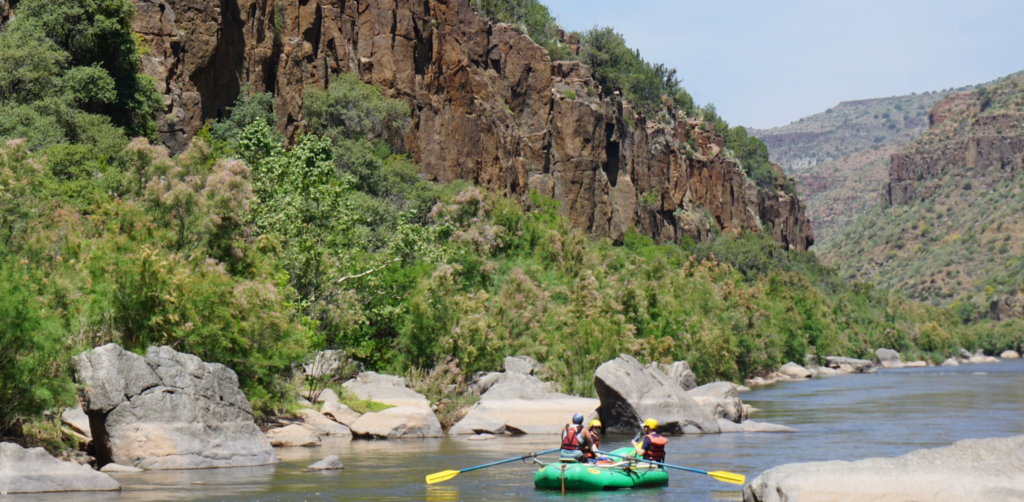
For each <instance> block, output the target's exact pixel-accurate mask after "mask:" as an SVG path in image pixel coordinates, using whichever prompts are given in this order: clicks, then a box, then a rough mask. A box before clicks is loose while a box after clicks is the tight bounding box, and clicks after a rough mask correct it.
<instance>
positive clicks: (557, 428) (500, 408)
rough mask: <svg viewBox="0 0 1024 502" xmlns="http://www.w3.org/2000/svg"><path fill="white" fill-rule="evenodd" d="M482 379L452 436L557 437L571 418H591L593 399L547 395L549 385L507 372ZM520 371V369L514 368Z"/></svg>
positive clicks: (551, 393) (506, 364) (534, 378)
mask: <svg viewBox="0 0 1024 502" xmlns="http://www.w3.org/2000/svg"><path fill="white" fill-rule="evenodd" d="M512 359H516V358H508V359H506V360H505V368H506V372H504V373H489V374H487V375H484V376H483V377H481V378H480V379H478V381H477V382H476V383H475V384H474V385H473V386H472V387H473V388H474V389H476V390H477V391H480V392H482V393H483V394H482V395H481V396H480V401H479V402H478V403H477V404H476V405H474V406H473V409H471V410H470V411H469V413H467V414H466V416H465V417H463V419H462V420H460V421H459V422H458V423H457V424H455V425H454V426H453V427H452V429H451V431H449V432H450V433H451V434H452V435H468V434H480V433H490V434H506V433H508V434H559V433H561V430H562V427H564V426H565V424H567V423H569V421H570V420H571V419H572V416H573V414H575V413H582V414H583V416H584V417H587V416H589V415H592V414H593V412H594V409H596V408H597V405H598V404H599V402H598V400H597V399H591V398H585V397H576V396H569V395H566V394H561V393H558V392H551V389H550V385H549V384H548V383H545V382H542V381H541V380H540V379H538V378H537V377H535V376H533V375H529V374H526V373H523V372H511V371H508V369H509V368H510V366H511V368H513V369H516V366H515V365H510V364H509V362H510V360H512ZM518 369H523V368H518Z"/></svg>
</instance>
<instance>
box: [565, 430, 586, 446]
mask: <svg viewBox="0 0 1024 502" xmlns="http://www.w3.org/2000/svg"><path fill="white" fill-rule="evenodd" d="M582 430H583V426H582V425H576V426H573V425H566V426H565V429H564V430H563V431H562V449H563V450H579V449H580V431H582Z"/></svg>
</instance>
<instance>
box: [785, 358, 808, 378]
mask: <svg viewBox="0 0 1024 502" xmlns="http://www.w3.org/2000/svg"><path fill="white" fill-rule="evenodd" d="M779 373H781V374H783V375H785V376H786V377H788V378H811V376H812V375H811V372H810V371H808V370H807V368H804V367H803V366H800V365H799V364H797V363H794V362H792V361H790V362H788V363H786V364H783V365H782V367H781V368H779Z"/></svg>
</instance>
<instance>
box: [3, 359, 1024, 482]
mask: <svg viewBox="0 0 1024 502" xmlns="http://www.w3.org/2000/svg"><path fill="white" fill-rule="evenodd" d="M743 399H744V402H746V403H749V404H751V405H752V406H754V407H755V408H759V409H760V410H762V411H759V412H757V413H755V414H754V415H753V418H754V419H756V420H759V421H766V422H773V423H779V424H784V425H789V426H791V427H795V428H797V429H799V430H800V432H798V433H794V434H719V435H707V436H685V437H673V438H671V440H670V442H669V446H668V455H669V457H668V458H669V459H668V461H669V462H671V463H675V464H680V465H685V466H689V467H696V468H700V469H704V470H708V471H713V470H726V471H732V472H738V473H741V474H745V475H746V476H747V477H748V480H749V479H753V477H755V476H757V475H758V474H759V473H760V472H762V471H764V470H765V469H768V468H770V467H773V466H776V465H780V464H785V463H791V462H806V461H813V460H856V459H861V458H866V457H879V456H896V455H901V454H903V453H907V452H909V451H911V450H916V449H920V448H927V447H932V446H942V445H947V444H950V443H952V442H953V441H957V440H960V439H968V438H987V437H1005V436H1011V435H1017V434H1024V361H1006V362H1002V363H998V364H980V365H964V366H959V367H954V368H915V369H902V370H882V371H880V372H879V373H877V374H873V375H848V376H838V377H832V378H825V379H816V380H811V381H807V382H786V383H779V384H776V385H773V386H769V387H765V388H760V389H757V390H753V391H751V392H747V393H744V394H743ZM629 439H630V437H626V436H620V437H608V438H605V439H604V443H603V445H602V446H603V447H604V448H605V449H609V450H610V449H613V448H615V447H618V446H623V445H627V444H628V441H629ZM554 447H557V440H556V439H555V437H554V436H550V437H540V436H533V437H525V436H524V437H513V438H507V439H506V438H503V439H495V440H490V441H468V440H466V439H431V440H402V441H351V440H348V439H335V440H330V441H327V442H325V443H324V446H322V447H319V448H290V449H279V450H278V456H279V457H280V459H281V463H279V464H277V465H275V466H270V467H259V468H239V469H211V470H199V471H163V472H145V473H139V474H119V475H115V477H116V478H117V480H118V481H120V482H121V484H122V486H123V491H122V492H121V493H119V494H116V493H114V494H111V493H105V494H75V496H74V500H76V501H86V502H89V501H106V500H115V501H123V502H135V501H139V502H151V501H158V500H179V501H241V500H246V501H249V500H252V501H267V502H276V501H281V502H283V501H327V500H330V501H334V500H345V501H370V500H374V501H397V500H427V501H437V502H441V501H460V500H466V501H491V500H493V501H517V500H524V501H547V500H551V501H554V500H562V496H561V495H560V494H558V493H549V492H540V491H536V490H534V488H533V474H534V472H535V471H536V467H535V466H532V465H530V464H528V463H524V462H515V463H511V464H506V465H502V466H496V467H492V468H489V469H484V470H480V471H475V472H468V473H465V474H460V475H459V476H456V477H455V478H454V479H452V480H450V481H448V482H445V483H441V484H437V485H431V486H428V485H426V484H425V483H424V481H423V479H424V476H426V475H427V474H430V473H433V472H437V471H442V470H447V469H455V470H457V469H460V468H464V467H469V466H473V465H478V464H483V463H487V462H493V461H495V460H500V459H504V458H509V457H513V456H516V455H520V454H523V453H527V452H531V451H539V450H544V449H549V448H554ZM330 454H335V455H338V456H339V457H341V459H342V461H343V462H344V464H345V470H344V471H337V472H329V473H307V472H303V471H302V469H303V468H304V467H306V466H307V465H309V464H311V463H313V462H315V461H317V460H319V459H320V458H322V457H323V456H325V455H330ZM0 498H3V497H0ZM9 498H10V499H11V500H16V501H17V502H23V501H24V502H29V501H45V502H50V501H53V502H57V501H65V500H69V497H68V496H67V495H66V494H63V495H58V494H54V495H42V496H39V495H24V496H10V497H9ZM566 498H567V499H570V500H574V501H597V500H600V501H625V500H630V501H634V500H650V501H669V500H673V501H676V500H686V501H705V500H709V501H718V500H741V498H742V497H741V487H739V486H736V485H729V484H723V483H719V482H717V481H714V480H713V479H711V478H709V477H707V476H702V475H698V474H691V473H688V472H681V471H673V472H672V474H671V482H670V484H669V486H668V487H667V488H655V489H646V490H637V491H630V490H624V491H619V492H604V493H573V494H569V495H567V496H566Z"/></svg>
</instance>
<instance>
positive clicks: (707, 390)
mask: <svg viewBox="0 0 1024 502" xmlns="http://www.w3.org/2000/svg"><path fill="white" fill-rule="evenodd" d="M687 394H689V395H690V397H692V398H693V399H694V400H695V401H697V404H700V405H701V406H702V407H703V408H704V409H705V410H707V412H708V413H709V414H711V416H713V417H715V418H724V419H726V420H728V421H730V422H735V423H737V424H738V423H740V422H742V421H744V420H746V419H747V413H746V409H745V408H744V407H743V400H742V399H740V392H739V390H737V389H736V385H735V384H733V383H732V382H712V383H709V384H705V385H701V386H700V387H697V388H696V389H693V390H691V391H687Z"/></svg>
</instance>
